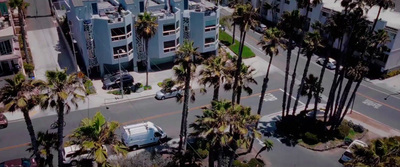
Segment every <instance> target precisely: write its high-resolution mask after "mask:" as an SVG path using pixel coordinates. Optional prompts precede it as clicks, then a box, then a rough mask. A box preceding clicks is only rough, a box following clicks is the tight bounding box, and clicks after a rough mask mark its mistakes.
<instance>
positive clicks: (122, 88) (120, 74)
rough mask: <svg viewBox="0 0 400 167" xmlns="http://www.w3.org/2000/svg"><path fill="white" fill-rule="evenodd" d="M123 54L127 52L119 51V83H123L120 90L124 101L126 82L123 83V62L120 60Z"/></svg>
mask: <svg viewBox="0 0 400 167" xmlns="http://www.w3.org/2000/svg"><path fill="white" fill-rule="evenodd" d="M121 52H122V53H123V54H126V52H125V50H123V49H118V67H119V82H120V83H121V88H120V89H121V95H122V97H121V99H123V98H124V82H123V79H122V71H121V61H120V60H119V59H121Z"/></svg>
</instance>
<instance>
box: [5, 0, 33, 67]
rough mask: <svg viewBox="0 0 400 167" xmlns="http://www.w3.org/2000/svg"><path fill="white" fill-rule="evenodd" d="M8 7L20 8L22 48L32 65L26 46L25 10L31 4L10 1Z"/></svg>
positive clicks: (21, 1)
mask: <svg viewBox="0 0 400 167" xmlns="http://www.w3.org/2000/svg"><path fill="white" fill-rule="evenodd" d="M8 5H9V6H10V7H11V8H13V9H15V8H18V22H19V24H20V26H19V27H20V28H21V36H22V47H23V49H24V53H25V56H26V61H27V62H28V63H31V62H32V60H30V57H29V53H28V45H27V44H26V32H25V22H24V18H25V13H24V11H25V9H26V8H27V7H28V6H29V3H26V2H25V1H24V0H9V1H8Z"/></svg>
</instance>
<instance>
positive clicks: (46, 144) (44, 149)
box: [27, 130, 58, 167]
mask: <svg viewBox="0 0 400 167" xmlns="http://www.w3.org/2000/svg"><path fill="white" fill-rule="evenodd" d="M37 143H38V146H39V148H40V151H39V152H40V153H41V154H42V155H45V156H46V160H45V163H44V164H43V165H44V166H49V167H53V154H52V153H51V150H52V149H54V150H57V148H58V147H57V144H58V142H57V133H52V132H50V133H49V131H48V130H46V132H42V131H39V132H38V134H37ZM33 149H34V148H33V147H32V145H30V147H29V148H28V149H27V150H28V151H33Z"/></svg>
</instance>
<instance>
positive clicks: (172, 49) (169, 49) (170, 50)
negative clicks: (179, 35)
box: [164, 46, 176, 53]
mask: <svg viewBox="0 0 400 167" xmlns="http://www.w3.org/2000/svg"><path fill="white" fill-rule="evenodd" d="M175 50H176V46H173V47H169V48H164V53H167V52H172V51H175Z"/></svg>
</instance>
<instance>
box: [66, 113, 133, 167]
mask: <svg viewBox="0 0 400 167" xmlns="http://www.w3.org/2000/svg"><path fill="white" fill-rule="evenodd" d="M119 126H120V124H119V123H118V122H115V121H112V122H107V120H106V118H105V117H104V116H103V115H102V114H101V113H100V112H97V113H96V114H95V115H94V116H93V118H92V119H90V118H85V119H83V120H82V122H81V124H80V126H79V127H78V128H77V129H75V130H74V132H73V133H72V134H71V135H70V136H69V138H70V139H71V140H70V141H69V143H68V144H71V145H72V144H76V145H79V146H80V147H81V149H82V150H90V151H89V153H91V154H92V155H94V157H95V160H96V162H97V163H100V164H104V163H106V161H107V156H108V153H107V152H106V150H105V149H104V146H107V145H111V146H112V148H113V151H114V152H116V153H120V154H122V155H124V156H125V155H126V154H127V153H128V151H127V148H126V147H125V146H124V145H123V144H122V143H121V142H120V141H119V140H118V138H117V135H116V134H115V130H116V129H118V128H119Z"/></svg>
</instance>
